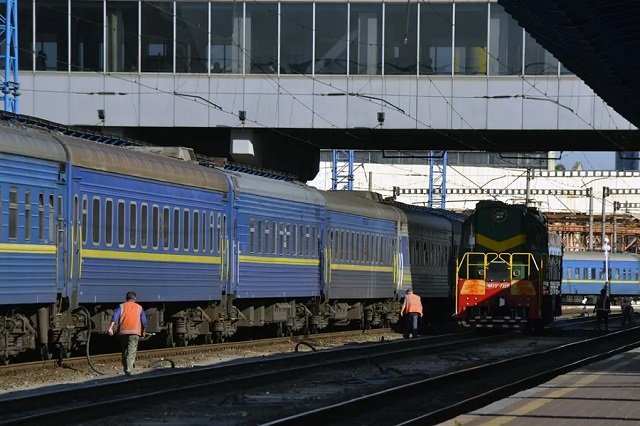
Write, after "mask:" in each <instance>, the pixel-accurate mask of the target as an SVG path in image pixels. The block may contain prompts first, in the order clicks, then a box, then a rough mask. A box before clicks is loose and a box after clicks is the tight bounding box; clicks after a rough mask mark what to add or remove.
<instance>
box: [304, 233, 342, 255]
mask: <svg viewBox="0 0 640 426" xmlns="http://www.w3.org/2000/svg"><path fill="white" fill-rule="evenodd" d="M298 238H299V239H300V240H299V244H298V255H299V256H302V254H303V253H304V226H303V225H300V232H299V233H298ZM334 248H335V247H334ZM334 251H335V250H334ZM336 259H337V258H336Z"/></svg>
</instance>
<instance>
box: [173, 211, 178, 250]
mask: <svg viewBox="0 0 640 426" xmlns="http://www.w3.org/2000/svg"><path fill="white" fill-rule="evenodd" d="M171 226H172V227H173V249H174V250H178V249H179V248H180V209H177V208H174V209H173V223H172V224H171Z"/></svg>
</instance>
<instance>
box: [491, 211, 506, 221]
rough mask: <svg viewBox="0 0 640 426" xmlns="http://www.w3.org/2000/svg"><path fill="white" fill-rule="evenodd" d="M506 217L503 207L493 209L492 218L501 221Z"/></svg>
mask: <svg viewBox="0 0 640 426" xmlns="http://www.w3.org/2000/svg"><path fill="white" fill-rule="evenodd" d="M506 218H507V212H506V211H504V210H503V209H495V210H494V211H493V220H495V221H496V222H503V221H504V220H505V219H506Z"/></svg>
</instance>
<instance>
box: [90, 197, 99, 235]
mask: <svg viewBox="0 0 640 426" xmlns="http://www.w3.org/2000/svg"><path fill="white" fill-rule="evenodd" d="M91 225H92V227H91V235H92V237H93V238H92V239H93V244H94V245H98V244H100V199H99V198H94V199H93V208H92V211H91Z"/></svg>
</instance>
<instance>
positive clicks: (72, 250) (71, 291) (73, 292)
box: [67, 179, 82, 307]
mask: <svg viewBox="0 0 640 426" xmlns="http://www.w3.org/2000/svg"><path fill="white" fill-rule="evenodd" d="M71 186H72V190H71V194H72V196H71V202H70V203H71V206H70V210H71V212H70V217H71V221H70V222H69V227H70V229H69V234H70V235H69V237H68V238H67V240H68V241H69V280H68V286H67V295H68V296H69V297H71V306H74V307H75V306H78V301H79V298H80V295H81V293H80V291H81V289H80V286H79V282H80V274H81V273H82V226H81V222H80V214H81V210H80V209H81V204H80V181H79V180H78V179H74V180H73V182H72V185H71Z"/></svg>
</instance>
